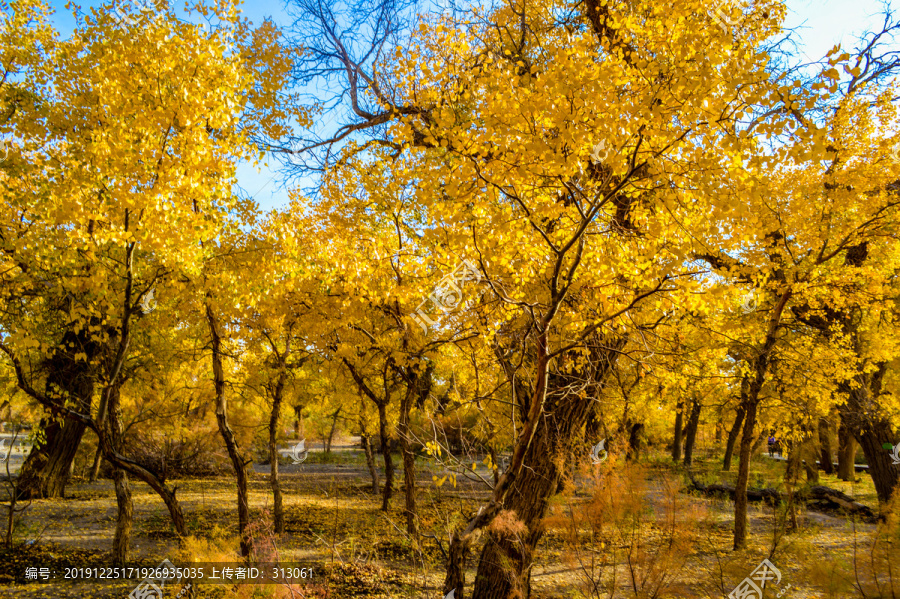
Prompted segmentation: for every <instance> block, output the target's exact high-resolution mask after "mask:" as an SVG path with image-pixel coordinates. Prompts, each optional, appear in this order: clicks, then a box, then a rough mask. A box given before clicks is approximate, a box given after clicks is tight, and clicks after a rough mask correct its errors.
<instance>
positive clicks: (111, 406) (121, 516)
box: [97, 384, 134, 566]
mask: <svg viewBox="0 0 900 599" xmlns="http://www.w3.org/2000/svg"><path fill="white" fill-rule="evenodd" d="M119 388H120V387H119V384H115V385H114V386H113V387H112V388H111V389H110V390H109V392H108V401H107V402H105V403H107V404H108V405H107V406H105V408H106V409H108V410H109V416H108V427H109V440H110V443H111V444H112V446H113V447H114V448H115V449H116V451H121V449H122V446H123V445H124V444H125V443H124V441H125V440H124V438H123V431H122V409H121V404H120V395H119ZM100 426H103V423H102V422H101V423H100ZM97 449H98V450H102V449H103V448H102V446H101V445H100V443H99V437H98V443H97ZM113 484H114V486H115V489H116V507H117V508H118V511H117V514H116V532H115V534H114V536H113V547H112V560H113V563H114V564H115V565H117V566H124V565H125V563H126V562H127V561H128V546H129V544H130V543H131V529H132V527H133V524H134V503H133V502H132V499H131V486H130V485H129V484H128V475H127V474H126V473H125V471H124V470H122V468H120V467H115V468H114V469H113Z"/></svg>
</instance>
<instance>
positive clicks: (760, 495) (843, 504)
mask: <svg viewBox="0 0 900 599" xmlns="http://www.w3.org/2000/svg"><path fill="white" fill-rule="evenodd" d="M690 478H691V487H690V490H694V491H699V492H700V493H702V494H704V495H708V496H722V495H727V496H728V497H730V498H731V499H732V500H734V493H735V490H734V487H732V486H731V485H723V484H718V483H717V484H712V485H704V484H701V483H699V482H698V481H697V480H695V479H694V477H693V476H691V477H690ZM794 498H795V499H796V500H797V501H801V502H804V503H806V507H807V509H810V510H813V511H816V512H823V513H826V514H836V513H837V514H840V513H844V514H849V515H852V516H858V517H859V518H861V519H862V520H863V521H864V522H869V523H874V522H877V521H878V520H879V519H880V516H879V515H877V514H876V513H875V512H874V511H872V508H870V507H869V506H867V505H863V504H861V503H859V502H857V501H855V500H854V499H853V498H852V497H850V496H849V495H846V494H844V493H842V492H840V491H838V490H837V489H830V488H828V487H823V486H821V485H816V486H813V487H802V488H800V489H797V493H796V494H795V495H794ZM786 499H787V497H786V496H785V495H784V494H782V493H780V492H779V491H777V490H775V489H773V488H771V487H769V488H767V489H747V500H748V501H765V502H766V503H768V504H769V505H776V504H778V503H780V502H781V501H784V500H786Z"/></svg>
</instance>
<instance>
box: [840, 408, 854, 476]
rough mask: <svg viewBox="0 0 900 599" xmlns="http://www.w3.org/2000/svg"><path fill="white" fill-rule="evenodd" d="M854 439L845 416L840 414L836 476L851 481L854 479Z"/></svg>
mask: <svg viewBox="0 0 900 599" xmlns="http://www.w3.org/2000/svg"><path fill="white" fill-rule="evenodd" d="M855 461H856V439H855V438H854V437H853V433H852V432H851V431H850V427H849V426H847V423H846V418H845V417H844V416H843V415H841V423H840V425H839V426H838V478H839V479H841V480H846V481H852V480H855V479H856V468H855Z"/></svg>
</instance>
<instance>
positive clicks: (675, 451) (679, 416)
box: [672, 399, 684, 463]
mask: <svg viewBox="0 0 900 599" xmlns="http://www.w3.org/2000/svg"><path fill="white" fill-rule="evenodd" d="M683 420H684V402H683V401H682V400H680V399H679V400H678V405H677V406H675V434H674V438H673V441H672V461H673V462H675V463H678V462H680V461H681V444H682V443H683V441H682V430H681V429H682V421H683Z"/></svg>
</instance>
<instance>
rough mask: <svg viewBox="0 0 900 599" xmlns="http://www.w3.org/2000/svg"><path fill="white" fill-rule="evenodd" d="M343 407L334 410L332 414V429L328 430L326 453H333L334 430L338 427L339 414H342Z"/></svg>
mask: <svg viewBox="0 0 900 599" xmlns="http://www.w3.org/2000/svg"><path fill="white" fill-rule="evenodd" d="M340 413H341V408H338V409H337V410H335V411H334V414H332V415H331V430H329V431H328V442H327V443H325V454H326V455H327V454H330V453H331V442H332V441H333V440H334V430H335V429H336V428H337V421H338V416H340Z"/></svg>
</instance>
